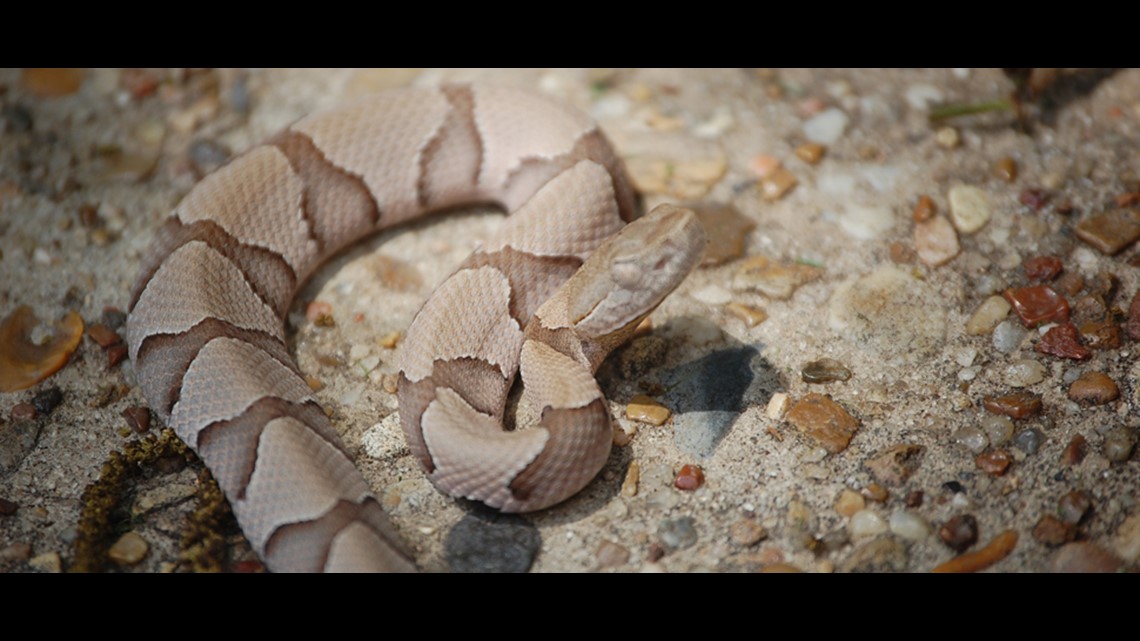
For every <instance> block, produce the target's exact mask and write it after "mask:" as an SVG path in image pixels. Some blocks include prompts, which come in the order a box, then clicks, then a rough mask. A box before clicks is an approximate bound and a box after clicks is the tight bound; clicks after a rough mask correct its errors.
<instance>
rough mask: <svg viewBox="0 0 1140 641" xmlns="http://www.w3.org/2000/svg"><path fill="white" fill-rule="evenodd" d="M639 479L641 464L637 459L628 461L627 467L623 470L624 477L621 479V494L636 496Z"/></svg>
mask: <svg viewBox="0 0 1140 641" xmlns="http://www.w3.org/2000/svg"><path fill="white" fill-rule="evenodd" d="M640 479H641V464H639V463H638V462H637V461H630V462H629V467H628V468H626V470H625V478H623V479H622V481H621V494H622V496H637V485H638V481H639V480H640Z"/></svg>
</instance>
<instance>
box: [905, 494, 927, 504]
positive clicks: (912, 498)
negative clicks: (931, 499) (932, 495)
mask: <svg viewBox="0 0 1140 641" xmlns="http://www.w3.org/2000/svg"><path fill="white" fill-rule="evenodd" d="M923 496H924V495H923V492H922V490H911V491H910V492H908V493H907V495H906V500H905V501H904V502H905V503H906V506H907V507H922V499H923Z"/></svg>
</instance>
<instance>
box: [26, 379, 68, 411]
mask: <svg viewBox="0 0 1140 641" xmlns="http://www.w3.org/2000/svg"><path fill="white" fill-rule="evenodd" d="M62 402H63V392H61V391H60V390H59V388H58V387H56V386H54V385H53V386H51V387H49V388H47V389H44V390H40V391H39V392H36V395H35V396H33V397H32V406H33V407H35V408H36V413H37V414H39V415H41V416H47V415H48V414H51V413H52V412H53V411H54V410H55V408H57V407H59V404H60V403H62Z"/></svg>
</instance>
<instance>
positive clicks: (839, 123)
mask: <svg viewBox="0 0 1140 641" xmlns="http://www.w3.org/2000/svg"><path fill="white" fill-rule="evenodd" d="M849 120H850V119H849V118H848V117H847V114H845V113H843V111H842V110H840V109H837V108H835V107H832V108H830V109H824V110H823V111H821V112H819V113H818V114H816V115H814V116H812V117H811V118H810V119H808V121H807V122H805V123H804V136H806V137H807V139H808V140H810V141H812V142H818V143H820V144H823V145H829V146H830V145H834V144H835V141H837V140H839V137H840V136H842V135H843V132H844V131H845V130H846V129H847V122H848V121H849Z"/></svg>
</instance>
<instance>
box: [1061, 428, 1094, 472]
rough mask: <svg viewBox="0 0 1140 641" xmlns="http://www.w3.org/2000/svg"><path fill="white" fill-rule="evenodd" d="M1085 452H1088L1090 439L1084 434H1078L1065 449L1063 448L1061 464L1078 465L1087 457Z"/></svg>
mask: <svg viewBox="0 0 1140 641" xmlns="http://www.w3.org/2000/svg"><path fill="white" fill-rule="evenodd" d="M1085 454H1088V441H1087V440H1086V439H1085V437H1084V436H1082V435H1080V434H1077V435H1075V436H1073V438H1072V439H1071V440H1070V441H1069V444H1068V445H1066V446H1065V449H1063V450H1061V465H1064V466H1070V465H1076V464H1078V463H1080V462H1081V461H1083V460H1084V459H1085Z"/></svg>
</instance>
